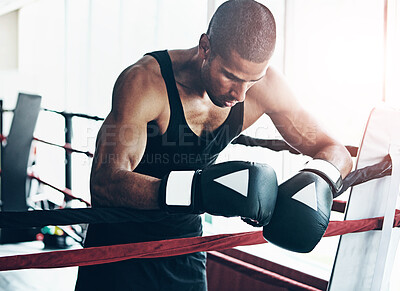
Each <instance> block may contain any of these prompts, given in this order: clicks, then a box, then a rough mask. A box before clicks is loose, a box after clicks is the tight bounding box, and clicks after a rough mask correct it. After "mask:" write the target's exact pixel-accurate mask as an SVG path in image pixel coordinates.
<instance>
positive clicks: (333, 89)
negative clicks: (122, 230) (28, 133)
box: [0, 0, 400, 288]
mask: <svg viewBox="0 0 400 291" xmlns="http://www.w3.org/2000/svg"><path fill="white" fill-rule="evenodd" d="M222 2H223V1H221V0H207V1H205V0H203V1H199V0H146V1H140V0H116V1H107V0H79V1H78V0H0V99H3V102H4V108H10V109H11V108H13V107H14V106H15V103H16V98H17V95H18V92H28V93H33V94H38V95H41V96H42V98H43V99H42V107H45V108H50V109H54V110H59V111H68V112H81V113H87V114H90V115H97V116H101V117H105V116H106V115H107V114H108V112H109V110H110V107H111V92H112V88H113V84H114V82H115V80H116V78H117V76H118V74H119V73H120V72H121V71H122V70H123V69H124V68H125V67H127V66H129V65H130V64H132V63H133V62H135V61H136V60H138V59H139V58H140V57H141V56H142V55H144V54H145V53H146V52H149V51H154V50H159V49H175V48H189V47H192V46H195V45H197V42H198V40H199V37H200V35H201V33H203V32H205V30H206V28H207V23H208V21H209V19H210V16H211V15H212V14H213V12H214V11H215V9H216V7H218V6H219V4H221V3H222ZM259 2H261V3H263V4H265V5H266V6H267V7H269V8H270V9H271V11H272V12H273V14H274V16H275V18H276V22H277V38H278V39H277V47H276V51H275V54H274V57H273V59H272V64H273V65H274V66H276V67H277V68H279V69H280V70H281V71H282V72H284V74H285V75H286V77H287V79H288V80H289V82H290V84H291V85H292V88H293V90H294V91H295V92H296V94H297V96H298V98H299V100H300V101H301V102H302V103H303V104H304V106H305V107H306V108H308V109H309V111H311V112H312V113H313V114H314V115H315V116H316V117H317V118H318V119H319V120H320V121H321V122H322V123H323V124H324V126H325V127H326V128H327V129H328V130H329V131H330V132H331V133H333V135H334V136H335V137H336V138H337V139H338V140H340V141H341V142H342V143H344V144H345V145H355V146H358V145H359V143H360V140H361V137H362V132H363V129H364V126H365V123H366V120H367V118H368V115H369V113H370V111H371V109H372V108H373V107H374V106H375V105H377V104H378V103H379V102H381V101H386V102H388V103H393V104H395V105H396V106H399V105H400V96H399V95H400V82H398V80H396V78H398V76H400V55H399V53H398V52H399V51H400V3H399V2H398V1H396V0H352V1H348V0H324V1H320V0H264V1H259ZM10 118H11V117H7V116H5V124H4V129H5V134H6V135H7V129H8V125H9V123H10V120H11V119H10ZM73 125H74V128H73V137H74V138H73V147H75V148H79V149H82V150H88V151H90V152H93V151H94V142H95V138H96V134H97V130H98V128H99V126H100V123H98V122H95V121H90V120H86V119H76V120H74V123H73ZM63 129H64V120H63V118H62V117H61V116H54V115H51V113H46V112H41V114H40V115H39V120H38V123H37V126H36V131H35V136H36V137H39V138H43V139H46V140H51V141H53V142H55V143H59V144H62V143H63V141H64V132H63ZM246 133H247V134H248V135H251V136H255V137H258V138H277V137H279V134H278V133H277V131H276V129H275V128H274V126H273V125H272V124H271V122H270V120H269V119H268V117H264V118H262V119H260V120H259V122H257V123H256V124H255V125H254V126H252V127H251V128H250V129H248V130H247V132H246ZM36 147H37V148H36V155H37V163H36V165H35V166H36V167H37V169H36V171H37V172H39V173H40V175H41V177H46V180H48V181H50V182H51V183H53V184H55V185H62V184H63V183H64V181H63V179H64V171H65V168H64V158H65V153H64V152H63V151H60V150H59V149H57V148H52V147H49V146H46V145H43V144H38V145H37V146H36ZM227 159H244V160H254V161H258V162H265V163H269V164H271V165H272V166H273V167H274V168H275V169H276V172H277V174H278V178H279V180H280V181H282V180H285V179H286V178H288V177H290V176H291V175H292V174H293V173H294V172H295V171H296V170H297V169H298V168H300V167H301V165H302V164H303V163H304V161H306V159H307V158H305V157H299V156H292V155H291V154H289V153H287V152H279V153H272V152H270V151H267V150H265V149H259V148H251V149H248V150H246V151H243V150H241V149H240V148H239V147H238V146H236V145H232V146H229V147H228V148H227V149H226V150H225V151H224V152H223V153H222V154H221V156H220V158H219V160H220V161H222V160H227ZM90 163H91V160H90V159H89V158H87V157H85V156H83V155H81V156H78V155H75V156H73V161H72V164H73V177H72V190H73V192H74V193H75V195H79V196H81V197H83V198H85V199H86V200H89V199H90V198H89V184H88V181H89V170H90ZM42 190H43V191H46V193H49V195H50V196H52V197H53V198H52V199H54V200H55V201H56V200H57V199H63V197H62V195H61V194H59V193H58V192H56V191H53V190H52V189H50V188H48V189H47V188H46V189H42ZM60 195H61V196H60ZM341 199H345V197H341ZM342 218H343V215H342V214H337V213H333V217H332V219H336V220H340V219H342ZM205 229H206V232H207V233H223V232H236V231H242V230H244V231H245V230H251V227H249V226H247V225H245V224H244V223H242V222H241V221H240V219H237V220H236V219H229V221H227V219H224V218H220V217H212V218H211V217H208V218H207V219H206V222H205ZM338 239H339V238H338V237H332V238H325V239H324V240H323V241H322V242H321V243H320V244H319V245H318V246H317V248H316V249H315V250H314V251H313V252H312V253H310V254H306V255H304V254H302V255H299V254H293V253H290V252H287V251H284V250H281V249H278V248H275V247H274V246H271V245H262V246H251V247H242V248H241V249H242V250H245V251H248V252H250V253H252V254H255V255H257V256H262V257H265V258H268V259H269V260H272V261H276V262H278V263H280V264H284V265H287V266H289V267H292V268H295V269H299V270H302V271H303V272H306V273H309V274H312V275H314V276H317V277H320V278H324V279H326V280H328V279H329V275H330V271H331V268H332V263H333V260H334V256H335V251H336V245H337V242H338ZM395 269H396V268H395ZM399 280H400V279H399V278H395V277H393V280H392V284H393V285H396V284H397V285H396V286H400V282H399ZM399 288H400V287H399Z"/></svg>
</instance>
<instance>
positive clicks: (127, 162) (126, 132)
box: [93, 115, 147, 171]
mask: <svg viewBox="0 0 400 291" xmlns="http://www.w3.org/2000/svg"><path fill="white" fill-rule="evenodd" d="M112 119H113V118H112V116H111V115H110V116H108V117H107V119H106V121H105V122H104V124H103V125H102V127H101V129H100V131H99V134H98V138H97V146H96V153H95V157H94V163H95V165H94V167H93V170H101V169H103V170H104V169H107V170H116V169H122V170H128V171H132V170H134V169H135V168H136V166H137V165H138V163H139V162H140V160H141V158H142V156H143V153H144V150H145V147H146V138H147V131H146V124H145V123H144V122H136V123H124V122H119V123H116V122H112Z"/></svg>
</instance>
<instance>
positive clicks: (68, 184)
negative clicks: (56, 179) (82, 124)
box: [63, 113, 72, 201]
mask: <svg viewBox="0 0 400 291" xmlns="http://www.w3.org/2000/svg"><path fill="white" fill-rule="evenodd" d="M63 115H64V119H65V144H69V145H71V143H72V115H71V114H69V113H64V114H63ZM65 188H67V189H72V157H71V152H69V151H65ZM69 200H71V199H69V198H68V197H65V201H69Z"/></svg>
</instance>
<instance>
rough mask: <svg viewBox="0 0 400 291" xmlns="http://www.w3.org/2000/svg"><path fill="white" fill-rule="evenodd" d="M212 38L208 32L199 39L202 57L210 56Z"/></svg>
mask: <svg viewBox="0 0 400 291" xmlns="http://www.w3.org/2000/svg"><path fill="white" fill-rule="evenodd" d="M210 48H211V47H210V40H209V39H208V36H207V34H205V33H203V34H202V35H201V36H200V40H199V55H200V57H201V58H202V59H207V58H208V57H209V56H210Z"/></svg>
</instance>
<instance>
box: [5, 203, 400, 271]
mask: <svg viewBox="0 0 400 291" xmlns="http://www.w3.org/2000/svg"><path fill="white" fill-rule="evenodd" d="M382 223H383V217H377V218H368V219H361V220H354V221H352V220H347V221H331V222H330V223H329V226H328V229H327V231H326V233H325V235H324V236H325V237H328V236H334V235H343V234H346V233H349V232H363V231H369V230H378V229H380V228H381V227H382ZM394 226H396V227H398V226H400V210H396V216H395V221H394ZM265 242H266V241H265V240H264V238H263V236H262V231H253V232H244V233H236V234H220V235H212V236H205V237H191V238H179V239H170V240H162V241H152V242H141V243H131V244H122V245H112V246H102V247H92V248H85V249H79V250H66V251H55V252H47V253H39V254H28V255H16V256H6V257H0V271H6V270H19V269H29V268H62V267H72V266H88V265H96V264H105V263H112V262H117V261H122V260H128V259H133V258H158V257H169V256H177V255H183V254H187V253H193V252H200V251H211V250H223V249H230V248H233V247H237V246H245V245H255V244H262V243H265Z"/></svg>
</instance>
